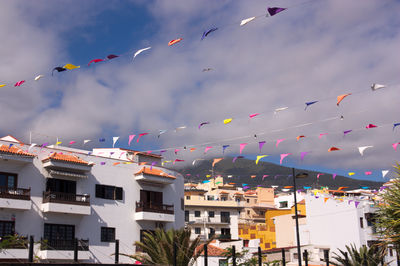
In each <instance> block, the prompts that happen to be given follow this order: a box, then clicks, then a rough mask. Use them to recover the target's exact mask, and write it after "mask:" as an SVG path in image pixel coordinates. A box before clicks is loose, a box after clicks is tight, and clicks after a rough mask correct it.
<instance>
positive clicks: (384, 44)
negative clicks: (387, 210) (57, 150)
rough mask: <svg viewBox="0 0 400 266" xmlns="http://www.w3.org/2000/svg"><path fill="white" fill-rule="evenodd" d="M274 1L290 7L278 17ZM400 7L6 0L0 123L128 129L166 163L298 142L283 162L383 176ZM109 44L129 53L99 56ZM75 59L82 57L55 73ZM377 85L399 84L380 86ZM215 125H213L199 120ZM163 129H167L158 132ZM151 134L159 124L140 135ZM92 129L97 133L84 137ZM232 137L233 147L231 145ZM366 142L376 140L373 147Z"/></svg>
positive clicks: (286, 149) (287, 148)
mask: <svg viewBox="0 0 400 266" xmlns="http://www.w3.org/2000/svg"><path fill="white" fill-rule="evenodd" d="M267 7H287V8H288V9H287V10H285V11H283V12H281V13H279V14H277V15H275V16H273V17H266V16H265V14H266V9H267ZM399 12H400V2H399V1H389V0H357V1H346V0H310V1H307V0H303V1H299V0H291V1H285V0H281V1H265V0H264V1H261V0H254V1H248V0H246V1H244V0H238V1H228V0H223V1H194V0H174V1H162V0H158V1H117V0H115V1H97V0H96V1H94V0H88V1H77V0H59V1H50V0H38V1H20V0H12V1H4V0H3V1H2V8H1V9H0V34H1V36H2V41H1V46H0V56H1V59H2V60H1V64H0V84H7V86H5V87H2V88H0V90H1V97H0V105H1V107H2V108H1V110H2V112H1V115H0V123H1V125H2V127H1V128H0V133H1V134H2V135H8V134H11V135H13V136H15V137H17V138H18V139H21V140H22V141H24V142H30V141H32V142H33V143H39V144H41V143H44V142H49V143H55V142H56V141H57V139H58V140H59V141H62V142H63V144H67V143H68V142H69V141H76V143H75V144H73V145H72V147H75V148H87V149H91V148H94V147H111V146H112V137H114V136H119V137H120V139H119V140H118V142H117V143H116V145H115V146H116V147H124V148H131V149H134V150H141V151H148V150H151V151H153V152H154V153H158V152H159V151H160V150H163V149H168V151H167V152H165V153H164V156H165V158H166V159H167V160H174V159H176V158H178V159H182V160H185V162H182V163H177V164H176V166H178V165H182V164H189V163H191V162H192V161H193V160H194V159H197V158H207V159H211V158H218V157H221V156H237V155H239V144H241V143H248V145H247V146H246V147H245V148H244V149H243V154H242V155H244V156H246V157H247V158H252V159H255V158H256V156H257V155H264V154H265V155H269V156H268V157H266V158H264V159H262V161H268V162H273V163H278V164H279V159H280V154H286V153H291V155H289V156H288V157H286V158H285V159H284V161H283V165H286V166H290V167H299V168H305V169H310V170H316V171H326V172H330V173H338V174H346V173H348V172H355V173H356V175H355V176H353V177H356V178H362V179H371V180H382V174H381V170H386V169H391V168H392V165H393V164H395V162H396V161H397V160H399V153H400V147H399V151H395V150H394V149H393V147H392V144H393V143H397V142H399V141H400V127H398V128H397V129H395V130H393V129H392V127H393V124H394V123H397V122H400V117H399V115H398V114H399V111H398V108H399V106H400V104H399V102H400V97H399V94H400V92H399V89H400V76H399V70H400V54H399V53H398V47H399V45H400V27H399V26H400V17H399V16H398V14H399ZM253 16H256V17H257V18H256V19H255V20H253V21H251V22H250V23H248V24H247V25H245V26H239V24H240V21H241V20H242V19H246V18H248V17H253ZM213 27H217V28H218V30H216V31H214V32H212V33H210V34H209V35H208V36H207V37H206V38H205V39H204V40H200V39H201V36H202V33H203V32H204V31H206V30H208V29H210V28H213ZM178 38H183V40H182V41H181V42H179V43H177V44H175V45H173V46H168V45H167V44H168V42H169V41H171V40H173V39H178ZM145 47H152V48H151V49H150V50H147V51H145V52H143V53H141V54H140V55H138V56H137V57H136V58H135V59H134V60H132V58H133V54H134V53H135V51H137V50H139V49H142V48H145ZM109 54H115V55H119V57H118V58H115V59H112V60H109V61H107V62H100V63H97V64H91V65H90V66H88V65H87V64H88V62H89V61H90V60H92V59H95V58H105V57H106V56H107V55H109ZM67 63H71V64H74V65H80V66H81V68H79V69H74V70H68V71H66V72H60V73H57V72H54V75H53V76H52V72H51V71H52V69H53V68H54V67H57V66H64V65H65V64H67ZM205 68H211V69H212V70H211V71H206V72H203V71H202V70H203V69H205ZM39 74H42V75H44V77H43V78H42V79H40V80H39V81H34V80H33V79H34V77H36V76H37V75H39ZM20 80H26V82H25V84H23V85H22V86H20V87H14V86H13V84H14V83H15V82H17V81H20ZM372 83H378V84H384V85H387V87H386V88H384V89H381V90H377V91H372V90H371V89H370V86H371V84H372ZM346 93H352V94H351V95H349V96H348V97H347V98H345V99H344V100H343V101H342V102H341V103H340V105H339V106H337V105H336V97H337V96H338V95H341V94H346ZM311 101H318V102H317V103H315V104H313V105H310V106H309V107H308V108H307V110H304V108H305V103H306V102H311ZM282 107H289V108H288V109H286V110H284V111H281V112H277V113H274V110H275V109H277V108H282ZM254 113H260V115H258V116H256V117H254V118H252V119H250V118H249V114H254ZM341 117H343V119H340V118H341ZM227 118H233V120H232V122H231V123H229V124H224V123H223V120H224V119H227ZM202 122H210V124H206V125H204V126H202V127H201V129H198V125H199V124H200V123H202ZM368 124H374V125H377V126H378V127H377V128H372V129H366V126H367V125H368ZM182 126H186V128H185V129H182V130H175V129H176V128H178V127H182ZM159 130H167V132H166V133H164V134H162V135H161V136H160V137H157V136H158V132H159ZM346 130H352V131H351V132H350V133H349V134H346V135H345V136H344V134H343V132H344V131H346ZM30 132H31V133H30ZM140 133H150V134H149V135H146V136H144V137H142V138H141V139H140V141H139V143H138V142H136V140H137V137H136V138H135V139H134V140H133V142H132V144H131V145H130V146H128V136H129V135H132V134H135V135H139V134H140ZM321 133H328V134H327V135H324V136H323V137H321V138H319V134H321ZM299 135H304V136H305V137H304V138H301V139H300V140H299V141H297V140H296V137H297V136H299ZM30 136H31V138H30ZM103 137H104V138H106V139H107V141H106V142H105V143H99V142H98V139H99V138H103ZM85 139H90V140H92V141H91V142H90V143H89V144H87V145H86V146H85V147H83V146H82V143H83V140H85ZM278 139H285V140H284V141H283V142H281V143H280V144H279V146H278V147H277V146H276V141H277V140H278ZM259 141H266V144H265V145H264V147H263V148H262V150H261V152H260V150H259V145H258V142H259ZM222 145H230V146H229V147H228V148H227V149H226V150H225V153H224V154H222ZM332 146H334V147H338V148H340V150H339V151H334V152H328V149H329V148H330V147H332ZM361 146H373V147H372V148H369V149H367V150H365V152H364V155H363V156H361V155H360V153H359V151H358V147H361ZM184 147H186V150H184ZM206 147H213V148H211V149H209V151H207V153H204V150H205V148H206ZM190 148H196V150H195V151H193V152H190V151H189V149H190ZM175 149H179V151H178V152H177V155H175V153H174V151H175ZM306 151H307V152H310V153H309V154H307V156H305V158H304V160H303V161H301V160H300V153H301V152H306ZM366 171H372V173H373V174H372V175H368V176H367V175H365V172H366Z"/></svg>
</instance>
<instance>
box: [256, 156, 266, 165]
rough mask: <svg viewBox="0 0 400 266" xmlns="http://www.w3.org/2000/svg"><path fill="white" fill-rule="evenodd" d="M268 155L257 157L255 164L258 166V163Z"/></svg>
mask: <svg viewBox="0 0 400 266" xmlns="http://www.w3.org/2000/svg"><path fill="white" fill-rule="evenodd" d="M267 156H268V155H258V156H257V159H256V164H258V161H259V160H260V159H262V158H264V157H267Z"/></svg>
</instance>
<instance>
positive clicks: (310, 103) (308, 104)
mask: <svg viewBox="0 0 400 266" xmlns="http://www.w3.org/2000/svg"><path fill="white" fill-rule="evenodd" d="M317 102H318V101H313V102H307V103H306V107H305V108H304V111H305V110H307V107H308V106H310V105H312V104H314V103H317Z"/></svg>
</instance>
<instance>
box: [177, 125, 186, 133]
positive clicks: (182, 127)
mask: <svg viewBox="0 0 400 266" xmlns="http://www.w3.org/2000/svg"><path fill="white" fill-rule="evenodd" d="M185 128H186V126H181V127H177V128H175V132H178V131H179V130H182V129H185Z"/></svg>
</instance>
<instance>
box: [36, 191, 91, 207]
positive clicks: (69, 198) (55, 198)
mask: <svg viewBox="0 0 400 266" xmlns="http://www.w3.org/2000/svg"><path fill="white" fill-rule="evenodd" d="M47 202H53V203H64V204H76V205H87V206H89V205H90V195H87V194H85V195H78V194H70V193H62V192H51V191H45V192H43V203H47Z"/></svg>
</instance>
